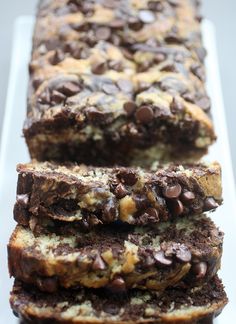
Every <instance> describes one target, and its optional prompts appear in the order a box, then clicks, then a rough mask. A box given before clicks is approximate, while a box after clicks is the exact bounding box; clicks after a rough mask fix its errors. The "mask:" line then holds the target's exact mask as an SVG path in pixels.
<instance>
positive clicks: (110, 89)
mask: <svg viewBox="0 0 236 324" xmlns="http://www.w3.org/2000/svg"><path fill="white" fill-rule="evenodd" d="M102 89H103V91H104V92H105V93H106V94H108V95H113V94H116V93H117V92H119V89H118V88H117V86H116V85H115V84H108V83H106V84H104V85H103V86H102Z"/></svg>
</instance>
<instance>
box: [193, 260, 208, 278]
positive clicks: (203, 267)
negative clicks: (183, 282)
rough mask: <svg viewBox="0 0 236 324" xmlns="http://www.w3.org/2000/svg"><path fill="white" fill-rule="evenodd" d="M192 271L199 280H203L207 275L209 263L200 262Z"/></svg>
mask: <svg viewBox="0 0 236 324" xmlns="http://www.w3.org/2000/svg"><path fill="white" fill-rule="evenodd" d="M192 271H193V273H194V274H195V275H196V278H197V279H203V278H204V277H205V275H206V273H207V263H206V262H198V263H196V264H194V265H193V268H192Z"/></svg>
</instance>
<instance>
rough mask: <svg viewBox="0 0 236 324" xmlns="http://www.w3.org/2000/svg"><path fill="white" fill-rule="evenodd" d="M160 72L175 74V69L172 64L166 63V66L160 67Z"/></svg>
mask: <svg viewBox="0 0 236 324" xmlns="http://www.w3.org/2000/svg"><path fill="white" fill-rule="evenodd" d="M160 71H164V72H173V73H176V72H177V68H176V66H175V64H174V63H168V62H166V64H165V65H164V66H162V68H161V69H160Z"/></svg>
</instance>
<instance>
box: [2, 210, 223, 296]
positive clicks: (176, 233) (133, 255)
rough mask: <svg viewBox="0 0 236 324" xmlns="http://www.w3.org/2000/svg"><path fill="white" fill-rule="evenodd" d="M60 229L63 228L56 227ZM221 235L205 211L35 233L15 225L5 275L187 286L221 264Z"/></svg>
mask: <svg viewBox="0 0 236 324" xmlns="http://www.w3.org/2000/svg"><path fill="white" fill-rule="evenodd" d="M61 231H62V229H61ZM222 243H223V234H222V232H220V231H219V230H218V229H217V228H216V226H215V225H214V223H213V222H212V221H211V220H210V219H209V218H207V217H206V216H204V215H200V216H196V217H189V218H180V219H179V220H178V221H175V222H166V223H160V224H158V225H152V226H150V227H138V226H137V227H133V226H131V225H124V224H115V225H114V226H111V225H110V226H101V227H98V228H97V229H96V230H94V231H91V232H88V233H80V232H78V231H77V230H76V229H74V228H73V227H71V228H65V229H64V232H63V233H61V234H60V235H59V234H55V233H48V231H47V232H46V233H43V232H42V233H41V234H36V235H34V234H33V233H32V231H31V230H30V229H29V228H24V227H22V226H19V225H18V226H17V227H16V229H15V231H14V233H13V235H12V237H11V239H10V243H9V245H8V253H9V269H10V274H11V275H12V276H14V277H15V278H17V279H20V280H23V281H25V282H28V283H33V284H35V285H37V286H38V287H39V288H40V289H42V290H46V291H55V290H57V289H58V287H59V286H62V287H65V288H68V287H75V286H85V287H92V288H100V287H109V288H110V289H113V290H115V291H116V290H122V291H123V290H126V289H129V288H134V287H139V288H141V289H154V290H158V291H160V290H164V289H165V288H166V287H168V286H173V285H176V284H177V283H179V282H180V281H182V280H184V281H185V282H188V283H189V284H190V283H191V284H192V285H201V284H202V282H205V281H207V280H209V279H210V278H211V277H212V276H214V275H215V274H216V272H217V270H218V269H219V267H220V260H221V254H222Z"/></svg>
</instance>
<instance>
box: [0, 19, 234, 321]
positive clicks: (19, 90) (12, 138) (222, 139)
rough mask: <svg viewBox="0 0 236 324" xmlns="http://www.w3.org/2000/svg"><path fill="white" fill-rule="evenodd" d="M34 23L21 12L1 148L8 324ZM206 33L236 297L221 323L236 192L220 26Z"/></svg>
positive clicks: (1, 256) (2, 298) (3, 316)
mask: <svg viewBox="0 0 236 324" xmlns="http://www.w3.org/2000/svg"><path fill="white" fill-rule="evenodd" d="M33 24H34V19H33V18H31V17H20V18H19V19H17V21H16V24H15V32H14V42H13V50H12V62H11V72H10V80H9V88H8V94H7V103H6V111H5V119H4V126H3V133H2V143H1V152H0V206H1V207H0V208H1V226H0V242H1V249H0V260H1V276H0V289H1V294H0V323H8V324H11V323H15V322H16V319H15V317H14V316H13V315H12V312H11V310H10V307H9V304H8V297H9V291H10V289H11V286H12V282H13V280H10V279H9V276H8V271H7V252H6V246H7V242H8V240H9V237H10V235H11V232H12V230H13V229H14V226H15V223H14V221H13V217H12V209H13V205H14V201H15V192H16V172H15V169H16V164H17V163H19V162H27V161H28V160H29V156H28V152H27V149H26V145H25V142H24V139H23V138H22V125H23V121H24V118H25V115H26V92H27V83H28V72H27V71H28V68H27V65H28V61H29V58H30V52H31V37H32V30H33ZM203 35H204V43H205V46H206V48H207V50H208V53H209V55H208V58H207V61H206V65H207V75H208V90H209V93H210V96H211V98H212V101H213V102H212V103H213V105H212V113H213V118H214V123H215V128H216V132H217V134H218V136H219V139H218V141H217V144H215V145H214V146H213V147H212V148H211V150H210V154H209V155H208V156H207V159H208V160H218V161H220V162H221V164H222V167H223V186H224V198H225V201H224V205H223V206H222V207H220V208H219V209H218V210H217V211H216V212H215V213H214V214H213V217H214V220H215V222H216V223H217V224H218V225H219V226H220V227H221V228H222V229H223V231H224V232H225V233H226V235H225V243H224V256H223V260H222V270H221V271H220V276H221V277H222V278H223V281H224V284H225V286H226V290H227V293H228V296H229V299H230V303H229V305H228V306H227V307H226V309H225V310H224V312H223V313H222V315H220V317H219V318H218V319H217V321H216V322H217V323H218V324H228V323H233V321H234V319H235V318H236V277H235V274H236V267H235V269H234V266H236V262H235V259H234V256H235V251H234V248H235V247H236V215H235V206H236V204H235V201H236V200H235V197H236V196H235V188H234V180H233V173H232V164H231V157H230V150H229V142H228V135H227V128H226V123H225V114H224V105H223V99H222V91H221V85H220V77H219V70H218V62H217V55H216V44H215V34H214V27H213V25H212V23H210V22H209V21H205V22H204V24H203Z"/></svg>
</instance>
